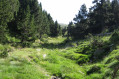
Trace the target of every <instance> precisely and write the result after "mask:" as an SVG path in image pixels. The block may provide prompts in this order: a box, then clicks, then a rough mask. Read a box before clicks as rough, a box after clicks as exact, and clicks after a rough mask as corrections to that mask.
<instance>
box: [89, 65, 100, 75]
mask: <svg viewBox="0 0 119 79" xmlns="http://www.w3.org/2000/svg"><path fill="white" fill-rule="evenodd" d="M100 70H101V67H99V66H96V65H94V66H92V67H91V68H90V69H89V70H88V71H87V75H90V74H92V73H100Z"/></svg>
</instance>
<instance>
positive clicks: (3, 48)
mask: <svg viewBox="0 0 119 79" xmlns="http://www.w3.org/2000/svg"><path fill="white" fill-rule="evenodd" d="M9 51H11V47H10V46H9V45H1V44H0V57H7V56H8V52H9Z"/></svg>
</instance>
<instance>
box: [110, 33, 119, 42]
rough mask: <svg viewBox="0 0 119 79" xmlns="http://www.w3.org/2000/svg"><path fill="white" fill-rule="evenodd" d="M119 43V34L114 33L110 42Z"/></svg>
mask: <svg viewBox="0 0 119 79" xmlns="http://www.w3.org/2000/svg"><path fill="white" fill-rule="evenodd" d="M118 41H119V34H118V32H114V33H113V34H112V36H111V38H110V42H112V43H115V44H116V43H117V42H118Z"/></svg>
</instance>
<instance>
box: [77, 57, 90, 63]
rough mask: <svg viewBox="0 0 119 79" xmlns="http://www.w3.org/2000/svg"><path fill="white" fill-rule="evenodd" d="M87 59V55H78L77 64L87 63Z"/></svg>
mask: <svg viewBox="0 0 119 79" xmlns="http://www.w3.org/2000/svg"><path fill="white" fill-rule="evenodd" d="M88 61H89V57H88V56H87V55H80V57H79V59H78V60H77V63H78V64H82V63H87V62H88Z"/></svg>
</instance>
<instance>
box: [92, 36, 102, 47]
mask: <svg viewBox="0 0 119 79" xmlns="http://www.w3.org/2000/svg"><path fill="white" fill-rule="evenodd" d="M90 44H91V46H93V47H98V48H99V47H102V46H103V45H104V43H103V40H101V38H100V37H99V36H93V37H91V42H90Z"/></svg>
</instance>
